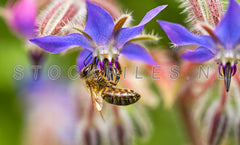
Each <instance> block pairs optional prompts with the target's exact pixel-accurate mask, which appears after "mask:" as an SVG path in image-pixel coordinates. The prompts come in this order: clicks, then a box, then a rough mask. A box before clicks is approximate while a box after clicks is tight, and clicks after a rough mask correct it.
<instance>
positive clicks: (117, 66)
mask: <svg viewBox="0 0 240 145" xmlns="http://www.w3.org/2000/svg"><path fill="white" fill-rule="evenodd" d="M113 72H114V75H115V77H116V79H115V85H117V84H118V83H119V80H120V78H121V74H122V69H121V65H120V63H119V62H118V61H116V62H115V67H114V71H113Z"/></svg>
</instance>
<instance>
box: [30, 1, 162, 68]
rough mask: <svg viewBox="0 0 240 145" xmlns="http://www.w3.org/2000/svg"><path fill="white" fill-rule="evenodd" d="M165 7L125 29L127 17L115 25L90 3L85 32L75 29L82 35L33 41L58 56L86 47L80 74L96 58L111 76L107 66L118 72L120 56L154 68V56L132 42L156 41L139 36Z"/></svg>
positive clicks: (80, 60)
mask: <svg viewBox="0 0 240 145" xmlns="http://www.w3.org/2000/svg"><path fill="white" fill-rule="evenodd" d="M165 7H166V5H163V6H159V7H156V8H154V9H152V10H151V11H149V12H148V13H147V14H146V15H145V17H144V18H143V19H142V21H141V22H140V23H139V24H138V25H136V26H133V27H126V28H122V27H123V25H124V23H125V22H126V20H127V18H128V16H123V17H122V18H120V19H119V20H118V21H117V22H116V23H115V24H114V21H113V18H112V17H111V15H110V14H109V13H108V12H107V11H106V10H104V9H103V8H102V7H100V6H98V5H96V4H94V3H91V2H89V1H87V22H86V26H85V29H84V30H83V31H82V30H80V29H78V28H75V29H78V31H79V32H80V33H72V34H69V35H66V36H62V37H59V36H52V35H49V36H45V37H39V38H33V39H31V40H30V41H31V42H33V43H34V44H36V45H38V46H39V47H41V48H43V49H44V50H46V51H48V52H50V53H59V52H62V51H64V50H66V49H68V48H69V47H73V46H81V47H83V48H84V49H83V50H82V51H81V53H80V55H79V56H78V65H79V69H80V70H81V69H82V68H84V67H85V66H86V65H87V64H88V63H90V62H92V61H93V58H98V62H100V63H98V65H99V66H101V67H100V68H101V69H104V68H105V72H108V71H106V69H108V68H109V67H108V68H106V67H105V64H107V66H113V67H116V68H117V67H118V64H119V63H118V57H119V54H120V53H122V54H123V55H124V56H125V57H127V58H129V59H132V60H139V61H143V62H145V63H148V64H152V65H153V64H156V62H155V61H154V59H153V58H152V57H151V55H150V54H149V53H148V52H147V51H146V50H145V49H144V48H143V47H142V46H140V45H138V44H134V43H132V41H134V40H139V39H140V40H141V39H144V38H145V39H151V38H152V39H154V38H155V37H152V36H142V35H140V34H141V32H142V30H143V27H144V25H145V24H147V23H148V22H149V21H150V20H152V19H153V18H154V17H155V16H156V15H157V14H158V13H159V12H161V11H162V10H163V9H164V8H165ZM139 35H140V36H139ZM89 56H91V57H89Z"/></svg>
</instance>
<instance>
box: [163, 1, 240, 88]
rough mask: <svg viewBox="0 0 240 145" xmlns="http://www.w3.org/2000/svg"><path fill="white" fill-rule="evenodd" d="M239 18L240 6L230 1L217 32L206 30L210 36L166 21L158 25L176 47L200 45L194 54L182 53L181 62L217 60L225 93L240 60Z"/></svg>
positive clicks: (188, 51) (189, 52) (191, 51)
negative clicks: (195, 32) (223, 81)
mask: <svg viewBox="0 0 240 145" xmlns="http://www.w3.org/2000/svg"><path fill="white" fill-rule="evenodd" d="M239 14H240V6H239V4H238V3H237V2H236V1H235V0H230V3H229V6H228V9H227V11H226V13H225V16H224V17H223V18H222V20H221V21H220V22H219V23H218V25H217V26H216V28H215V30H211V29H210V28H208V27H206V26H205V27H203V28H205V30H206V31H207V32H208V33H209V36H206V35H195V34H193V33H191V32H189V31H188V30H187V29H186V28H185V27H183V26H181V25H179V24H174V23H170V22H166V21H158V23H159V24H160V26H161V27H162V28H163V30H164V31H165V32H166V33H167V35H168V37H169V39H170V40H171V41H172V42H173V43H175V44H176V45H179V46H185V45H191V44H194V45H199V47H198V48H196V49H195V50H187V51H186V52H185V53H183V55H182V56H181V57H182V59H185V60H188V61H192V62H205V61H207V60H210V59H212V58H215V59H216V61H217V63H218V65H219V73H220V74H221V75H224V80H225V87H226V91H229V87H230V82H231V77H232V76H234V74H235V73H236V70H237V67H236V65H237V63H238V60H239V59H240V56H239V52H240V50H239V49H240V47H239V41H240V32H239V30H240V17H239ZM222 72H223V74H222Z"/></svg>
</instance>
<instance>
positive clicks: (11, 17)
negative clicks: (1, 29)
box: [5, 0, 37, 38]
mask: <svg viewBox="0 0 240 145" xmlns="http://www.w3.org/2000/svg"><path fill="white" fill-rule="evenodd" d="M36 16H37V4H36V1H35V0H19V1H17V2H16V3H15V4H14V5H12V6H10V5H8V6H7V8H6V11H5V17H6V21H7V23H8V25H9V26H10V27H11V28H12V30H13V31H16V32H17V33H19V34H21V35H22V36H24V37H26V38H32V37H34V35H35V31H36V24H35V20H36Z"/></svg>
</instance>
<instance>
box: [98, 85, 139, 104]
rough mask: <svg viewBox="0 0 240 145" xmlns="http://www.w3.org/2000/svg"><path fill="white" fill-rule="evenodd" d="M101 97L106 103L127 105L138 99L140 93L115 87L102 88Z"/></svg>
mask: <svg viewBox="0 0 240 145" xmlns="http://www.w3.org/2000/svg"><path fill="white" fill-rule="evenodd" d="M102 97H103V99H104V100H105V101H107V102H108V103H111V104H115V105H129V104H133V103H135V102H137V101H138V100H139V99H140V95H139V94H138V93H137V92H135V91H133V90H129V89H119V88H116V87H106V88H104V89H103V91H102Z"/></svg>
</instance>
